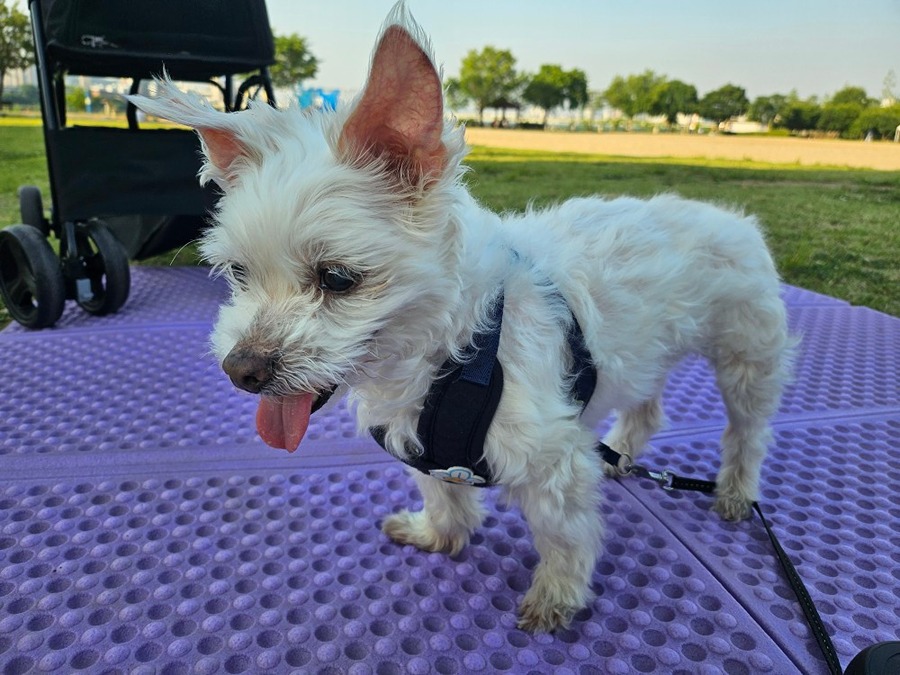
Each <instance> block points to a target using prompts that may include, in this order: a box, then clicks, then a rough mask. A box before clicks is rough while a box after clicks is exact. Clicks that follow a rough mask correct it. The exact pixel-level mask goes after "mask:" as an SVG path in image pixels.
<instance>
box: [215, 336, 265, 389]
mask: <svg viewBox="0 0 900 675" xmlns="http://www.w3.org/2000/svg"><path fill="white" fill-rule="evenodd" d="M222 370H224V371H225V373H226V374H227V375H228V377H230V378H231V381H232V383H234V386H235V387H238V388H239V389H243V390H244V391H249V392H250V393H251V394H258V393H259V392H260V391H261V390H262V388H263V387H265V386H266V385H267V384H268V383H269V382H271V381H272V374H273V372H274V370H275V359H274V358H273V356H272V355H271V354H266V353H262V352H260V351H258V350H256V349H252V348H250V347H235V348H234V349H232V350H231V351H230V352H229V353H228V356H226V357H225V360H224V361H223V362H222Z"/></svg>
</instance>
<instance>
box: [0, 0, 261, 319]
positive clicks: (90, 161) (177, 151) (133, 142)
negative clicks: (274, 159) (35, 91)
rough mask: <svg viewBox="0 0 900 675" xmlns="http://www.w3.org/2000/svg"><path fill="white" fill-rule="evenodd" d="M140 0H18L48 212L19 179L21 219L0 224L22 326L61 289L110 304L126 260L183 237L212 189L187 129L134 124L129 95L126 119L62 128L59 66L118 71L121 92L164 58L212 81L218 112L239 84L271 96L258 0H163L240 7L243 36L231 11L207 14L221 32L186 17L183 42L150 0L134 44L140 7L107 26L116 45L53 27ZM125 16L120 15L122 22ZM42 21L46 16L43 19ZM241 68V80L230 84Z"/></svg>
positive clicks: (43, 314)
mask: <svg viewBox="0 0 900 675" xmlns="http://www.w3.org/2000/svg"><path fill="white" fill-rule="evenodd" d="M140 2H141V0H134V2H133V3H131V2H130V3H124V4H123V3H120V2H118V1H117V0H29V11H30V14H31V25H32V31H33V36H34V46H35V56H36V59H35V61H36V63H35V65H36V67H37V75H38V88H39V93H40V101H41V114H42V119H43V128H44V146H45V152H46V157H47V168H48V175H49V182H50V201H51V210H50V215H49V217H47V216H46V215H45V213H44V207H43V201H42V197H41V193H40V190H39V189H38V188H37V187H35V186H22V187H20V188H19V205H20V215H21V224H16V225H12V226H10V227H7V228H5V229H3V230H0V297H2V299H3V301H4V302H5V304H6V306H7V308H8V310H9V312H10V314H11V316H12V317H13V318H14V319H15V320H16V321H18V322H19V323H20V324H22V325H23V326H26V327H28V328H45V327H49V326H52V325H53V324H54V323H56V321H57V320H58V319H59V318H60V316H61V315H62V312H63V309H64V306H65V301H66V300H67V299H72V300H75V301H76V303H77V304H78V305H79V306H80V307H81V308H82V309H84V310H85V311H87V312H88V313H90V314H94V315H104V314H110V313H114V312H116V311H118V310H119V309H120V308H121V307H122V305H124V303H125V301H126V300H127V298H128V293H129V290H130V270H129V260H131V259H134V260H141V259H144V258H148V257H151V256H154V255H158V254H161V253H163V252H165V251H168V250H172V249H176V248H179V247H181V246H183V245H184V244H187V243H189V242H190V241H191V240H193V239H195V238H196V236H197V234H198V233H199V231H200V230H201V229H202V228H203V226H204V225H205V218H206V214H207V213H208V212H209V210H210V209H211V208H212V207H213V206H214V204H215V201H216V199H217V194H216V193H215V192H214V190H213V188H211V187H210V188H206V189H203V188H200V186H199V185H198V183H197V178H196V176H197V172H198V171H199V168H200V148H199V141H198V140H197V138H196V135H195V134H194V133H193V132H192V131H189V130H186V129H142V128H141V127H140V125H139V121H138V117H137V112H136V109H135V108H134V106H133V105H132V104H131V103H128V104H127V107H126V119H127V129H122V128H115V127H103V126H85V127H79V126H67V119H66V118H67V110H66V96H65V78H66V76H67V75H69V74H72V75H93V76H107V77H119V78H123V77H124V78H130V79H131V80H132V82H131V87H130V91H131V93H137V92H138V90H139V87H140V84H141V82H142V81H144V80H148V79H150V78H151V77H152V76H154V75H159V74H160V73H161V72H162V70H163V68H166V69H167V70H168V71H169V73H170V74H171V76H172V77H173V79H176V80H185V81H194V82H210V83H212V84H214V85H215V86H216V87H217V88H218V89H219V91H220V92H221V94H222V101H223V104H224V108H225V110H226V111H233V110H238V109H241V108H242V107H243V106H244V105H245V102H246V100H247V99H248V98H252V95H251V94H261V93H264V94H265V96H266V99H267V100H268V102H269V103H270V104H271V105H273V106H274V105H275V96H274V91H273V86H272V80H271V77H270V75H269V71H268V66H269V65H271V64H272V63H274V45H273V39H272V34H271V31H270V28H269V24H268V16H267V13H266V10H265V3H264V0H196V3H195V4H194V5H193V6H192V5H191V4H190V3H189V4H187V5H185V4H181V5H178V4H177V2H176V1H175V0H171V1H170V2H169V3H168V7H169V8H170V9H171V10H172V11H171V15H172V16H174V17H178V16H180V17H182V18H184V17H187V16H189V15H190V13H191V12H202V11H205V10H204V9H203V7H206V8H208V7H209V6H212V5H215V6H217V7H220V8H223V7H224V8H226V9H232V10H235V16H237V13H238V11H242V12H243V14H241V17H242V21H246V22H247V26H246V34H245V33H244V25H238V24H239V22H238V20H237V19H235V20H234V21H233V22H232V23H233V25H231V26H226V22H224V21H219V24H218V25H219V26H223V31H224V30H228V31H230V32H229V33H228V34H227V35H226V34H224V33H223V35H216V34H212V33H210V34H205V33H203V32H202V30H203V28H200V29H199V31H198V29H197V27H196V26H195V25H191V26H190V29H189V31H188V30H186V31H185V36H186V37H185V43H186V44H187V45H188V48H187V49H182V45H181V44H180V43H179V35H180V34H178V33H173V35H172V36H170V35H169V34H168V33H166V32H165V22H166V21H169V19H167V18H165V17H161V16H160V14H159V12H164V11H165V9H166V8H165V7H163V6H162V5H166V3H165V2H163V3H160V2H159V0H155V2H154V5H153V9H152V11H153V12H154V13H153V14H152V15H151V14H150V11H151V10H150V9H149V8H145V9H141V10H139V11H144V12H145V14H146V16H147V17H150V16H152V18H153V19H154V20H155V21H156V23H158V24H160V25H157V26H156V27H155V28H156V32H155V33H153V32H152V30H153V27H150V28H148V29H147V30H148V34H147V39H148V41H151V40H156V43H155V44H150V45H149V46H147V45H145V44H142V43H141V40H142V33H141V30H142V28H143V24H142V23H141V17H140V16H137V18H135V16H123V17H122V20H121V25H118V26H115V27H114V28H113V29H111V30H113V33H114V31H115V30H119V31H120V33H121V34H122V35H124V36H125V39H124V40H123V42H124V41H125V40H130V42H128V45H127V47H126V48H122V49H120V48H118V47H119V45H116V44H112V43H110V42H108V41H107V40H106V38H104V37H102V36H95V35H84V34H82V35H80V39H79V35H78V33H77V30H78V29H81V28H82V26H81V25H79V26H77V27H76V28H74V29H71V30H72V31H76V32H75V33H74V38H73V37H72V36H71V35H68V34H67V33H63V31H64V30H69V26H70V24H73V21H74V19H73V17H77V18H78V20H81V19H82V17H84V16H88V17H91V18H94V20H95V21H102V20H103V19H107V18H115V19H116V20H118V19H119V14H117V12H133V11H136V10H135V9H134V8H139V7H141V5H140ZM45 10H47V11H48V13H49V16H48V14H45ZM139 11H138V13H139ZM66 12H68V14H66ZM79 13H80V14H79ZM92 13H93V14H92ZM97 17H99V18H97ZM248 17H249V18H250V19H252V21H250V20H249V19H248ZM129 19H130V20H131V25H130V26H129V27H128V28H127V29H126V28H123V26H124V25H126V24H127V23H128V21H129ZM173 20H174V19H173ZM48 21H51V22H55V23H54V24H53V25H50V26H48ZM67 22H68V23H67ZM54 30H56V31H57V33H56V34H49V35H48V32H49V31H54ZM127 30H130V31H131V32H130V33H128V32H127ZM192 31H193V32H192ZM235 31H239V32H235ZM60 35H65V38H61V37H60ZM65 39H67V40H68V42H64V40H65ZM192 40H193V42H191V41H192ZM104 43H105V44H104ZM160 44H164V47H163V48H160V47H159V45H160ZM231 44H234V45H235V49H234V52H231V51H229V50H230V46H231ZM98 46H99V47H100V48H99V49H98ZM102 47H113V48H115V49H103V48H102ZM191 47H194V48H196V49H193V50H192V49H191ZM207 47H208V49H206V48H207ZM154 49H155V51H154ZM204 49H206V51H205V52H204ZM247 73H250V75H249V76H248V75H246V74H247ZM241 75H243V76H244V78H243V81H242V82H241V84H240V85H239V86H235V85H236V79H237V77H238V76H241ZM213 78H221V79H223V80H224V83H220V82H218V81H213ZM50 234H53V235H54V236H55V237H56V238H57V239H58V240H59V253H58V254H57V253H55V252H54V250H53V248H52V247H51V246H50V244H49V242H48V241H47V237H48V236H49V235H50Z"/></svg>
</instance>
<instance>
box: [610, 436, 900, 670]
mask: <svg viewBox="0 0 900 675" xmlns="http://www.w3.org/2000/svg"><path fill="white" fill-rule="evenodd" d="M597 452H598V453H600V456H601V457H603V460H604V461H605V462H606V463H607V464H609V465H611V466H613V467H615V468H616V470H617V471H618V472H619V474H620V475H621V476H639V477H641V478H649V479H650V480H652V481H654V482H656V484H657V485H659V486H660V487H661V488H663V489H664V490H691V491H693V492H703V493H706V494H712V493H714V492H715V491H716V483H715V482H714V481H710V480H698V479H694V478H683V477H681V476H676V475H675V474H673V473H671V472H669V471H654V470H652V469H648V468H646V467H644V466H641V465H640V464H635V463H634V461H633V460H632V458H631V457H630V456H629V455H627V454H624V453H618V452H616V451H615V450H613V449H612V448H611V447H609V446H608V445H606V444H605V443H603V442H599V443H598V444H597ZM753 509H754V510H755V511H756V513H757V515H758V516H759V518H760V520H761V521H762V524H763V527H764V528H765V529H766V534H767V535H769V541H771V542H772V548H773V549H774V550H775V557H777V558H778V562H780V563H781V568H782V569H783V570H784V573H785V575H786V576H787V580H788V584H789V585H790V587H791V588H792V589H793V591H794V594H795V595H796V596H797V600H798V601H799V603H800V607H801V609H802V610H803V614H804V615H805V616H806V621H807V622H808V623H809V627H810V628H811V629H812V632H813V635H814V636H815V638H816V642H818V643H819V648H820V649H821V650H822V654H823V655H824V657H825V663H826V664H827V665H828V670H829V671H830V672H831V674H832V675H897V674H900V642H882V643H879V644H876V645H872V646H870V647H868V648H866V649H865V650H863V651H862V652H860V653H859V654H858V655H857V656H856V657H855V658H854V659H853V661H851V662H850V665H849V666H847V670H846V671H844V670H842V669H841V662H840V660H839V659H838V655H837V651H835V648H834V644H833V643H832V641H831V638H829V637H828V633H827V632H826V630H825V624H824V622H823V621H822V617H821V616H819V612H818V611H817V610H816V607H815V605H814V604H813V601H812V598H811V597H810V595H809V591H807V590H806V585H805V584H804V583H803V579H801V578H800V575H799V574H798V573H797V569H796V568H795V567H794V564H793V563H792V562H791V559H790V558H789V557H788V555H787V553H785V551H784V549H783V548H782V547H781V544H780V543H779V541H778V538H777V537H776V536H775V533H774V532H773V531H772V528H771V527H770V526H769V521H767V520H766V517H765V515H763V512H762V509H761V508H760V506H759V503H758V502H753Z"/></svg>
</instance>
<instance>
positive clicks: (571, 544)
mask: <svg viewBox="0 0 900 675" xmlns="http://www.w3.org/2000/svg"><path fill="white" fill-rule="evenodd" d="M568 463H569V466H567V467H565V468H564V470H561V471H560V470H558V471H557V472H556V473H555V474H554V475H553V476H548V477H545V478H546V480H535V482H534V483H533V484H531V485H528V486H525V487H518V488H516V489H514V490H511V494H512V496H513V498H514V499H515V500H516V501H517V502H518V503H519V504H520V506H521V509H522V512H523V513H524V514H525V518H526V520H527V521H528V525H529V527H530V528H531V532H532V535H533V536H534V546H535V548H536V549H537V551H538V553H539V554H540V556H541V561H540V563H539V564H538V566H537V568H535V571H534V578H533V579H532V582H531V588H529V589H528V592H527V593H526V594H525V598H524V599H523V600H522V604H521V605H520V606H519V628H521V629H522V630H527V631H531V632H549V631H552V630H554V629H556V628H562V627H565V626H567V625H568V624H569V622H570V621H571V620H572V617H573V616H574V615H575V613H576V612H577V611H579V610H580V609H582V608H583V607H585V606H587V604H588V603H589V602H590V601H591V599H592V597H593V592H592V591H591V587H590V584H591V576H592V574H593V571H594V567H595V565H596V562H597V558H598V557H599V555H600V544H601V539H602V535H603V520H602V514H601V513H600V508H599V506H600V489H599V484H600V480H601V477H602V469H601V467H600V465H599V461H598V459H597V458H596V456H594V454H593V451H591V450H587V451H586V452H578V453H577V454H576V455H575V456H574V457H572V458H571V459H570V460H568Z"/></svg>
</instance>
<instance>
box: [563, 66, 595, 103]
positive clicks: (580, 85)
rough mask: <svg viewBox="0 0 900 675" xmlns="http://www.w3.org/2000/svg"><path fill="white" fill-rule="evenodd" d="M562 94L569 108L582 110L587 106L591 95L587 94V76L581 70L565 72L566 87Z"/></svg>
mask: <svg viewBox="0 0 900 675" xmlns="http://www.w3.org/2000/svg"><path fill="white" fill-rule="evenodd" d="M564 93H565V95H566V102H567V103H568V104H569V108H578V109H582V108H584V106H586V105H587V104H588V101H590V99H591V95H590V94H589V93H588V80H587V75H586V74H585V72H584V71H583V70H579V69H578V68H574V69H572V70H569V71H566V86H565V90H564Z"/></svg>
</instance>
